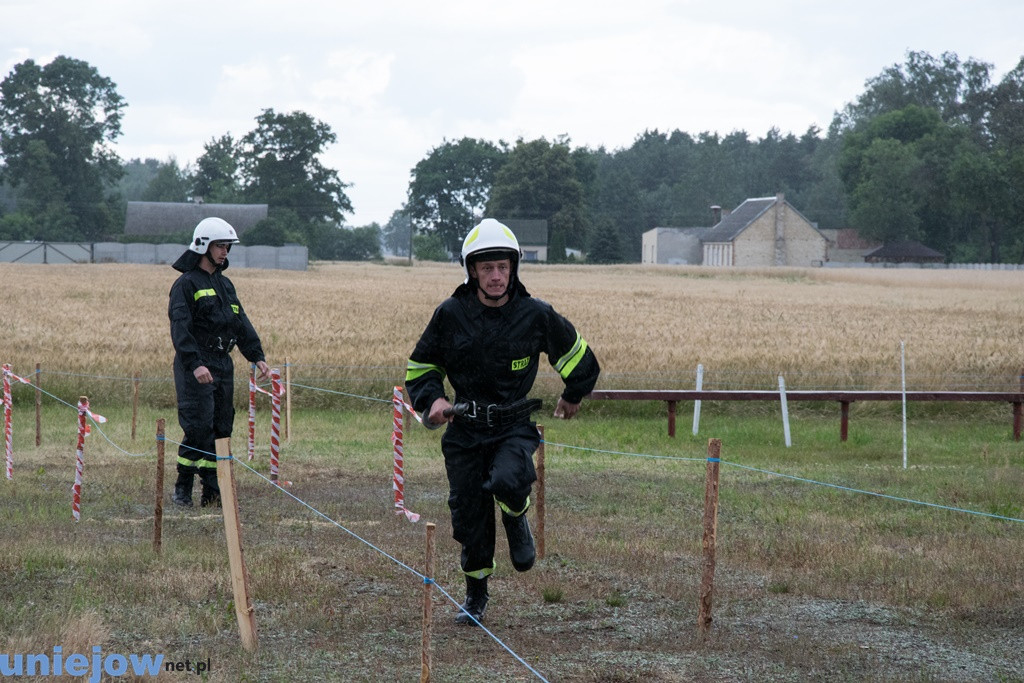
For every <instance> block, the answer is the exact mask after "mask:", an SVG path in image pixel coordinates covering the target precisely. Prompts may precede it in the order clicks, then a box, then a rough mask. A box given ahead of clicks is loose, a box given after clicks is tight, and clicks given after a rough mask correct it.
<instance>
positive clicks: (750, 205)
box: [704, 195, 818, 242]
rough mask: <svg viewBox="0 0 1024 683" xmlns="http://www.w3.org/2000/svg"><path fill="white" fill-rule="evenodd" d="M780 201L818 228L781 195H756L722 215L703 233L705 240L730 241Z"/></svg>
mask: <svg viewBox="0 0 1024 683" xmlns="http://www.w3.org/2000/svg"><path fill="white" fill-rule="evenodd" d="M778 201H781V202H783V203H784V204H785V205H786V206H788V207H789V208H790V209H792V210H793V211H794V212H795V213H796V215H798V216H800V217H801V218H803V219H804V220H805V221H807V224H808V225H810V226H811V227H812V228H814V229H815V230H817V229H818V228H817V227H816V226H815V225H814V223H811V222H810V221H808V220H807V218H805V217H804V215H803V214H802V213H800V212H799V211H797V209H796V207H794V206H793V205H792V204H790V203H789V202H787V201H786V200H785V198H783V197H782V195H778V196H777V197H756V198H752V199H746V200H744V201H743V203H742V204H740V205H739V206H737V207H736V208H735V209H734V210H733V212H732V213H730V214H729V215H727V216H722V220H721V221H719V222H718V224H717V225H714V226H712V228H711V230H710V231H709V232H708V234H706V235H704V241H705V242H732V241H733V240H734V239H736V237H737V236H738V235H739V234H740V233H741V232H743V231H744V230H746V228H747V226H749V225H750V224H751V223H753V222H754V221H756V220H757V219H758V218H760V217H761V214H763V213H764V212H765V211H767V210H768V209H770V208H771V207H772V206H774V205H775V203H776V202H778Z"/></svg>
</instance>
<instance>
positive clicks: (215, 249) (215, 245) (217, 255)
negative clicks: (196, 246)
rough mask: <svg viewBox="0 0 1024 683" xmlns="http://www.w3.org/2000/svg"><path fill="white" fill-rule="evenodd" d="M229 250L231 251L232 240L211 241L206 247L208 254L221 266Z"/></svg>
mask: <svg viewBox="0 0 1024 683" xmlns="http://www.w3.org/2000/svg"><path fill="white" fill-rule="evenodd" d="M229 251H231V242H210V244H209V246H208V247H207V248H206V255H207V256H209V257H210V260H211V261H213V262H214V263H215V264H217V265H218V266H219V265H222V264H223V263H224V259H226V258H227V257H228V252H229Z"/></svg>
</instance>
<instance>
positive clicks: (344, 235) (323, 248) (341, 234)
mask: <svg viewBox="0 0 1024 683" xmlns="http://www.w3.org/2000/svg"><path fill="white" fill-rule="evenodd" d="M322 225H323V230H322V231H321V232H320V234H319V235H318V236H317V239H316V240H314V244H313V245H312V247H311V248H310V254H315V258H318V259H328V260H331V261H372V260H379V259H380V258H381V253H380V226H379V225H377V224H376V223H371V224H370V225H367V226H364V227H361V228H346V227H338V226H330V225H328V224H326V223H325V224H322Z"/></svg>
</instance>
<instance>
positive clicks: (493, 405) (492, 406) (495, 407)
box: [487, 403, 499, 427]
mask: <svg viewBox="0 0 1024 683" xmlns="http://www.w3.org/2000/svg"><path fill="white" fill-rule="evenodd" d="M498 407H499V406H498V404H497V403H491V404H489V405H488V406H487V426H488V427H495V426H497V425H496V424H495V423H494V422H492V421H491V415H492V413H496V412H497V410H498Z"/></svg>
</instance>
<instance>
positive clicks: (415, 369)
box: [405, 360, 445, 382]
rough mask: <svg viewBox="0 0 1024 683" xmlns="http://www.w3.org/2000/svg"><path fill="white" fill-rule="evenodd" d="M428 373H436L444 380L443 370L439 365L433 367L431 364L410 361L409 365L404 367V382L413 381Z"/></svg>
mask: <svg viewBox="0 0 1024 683" xmlns="http://www.w3.org/2000/svg"><path fill="white" fill-rule="evenodd" d="M428 372H437V373H438V374H440V375H441V379H444V376H445V372H444V368H442V367H441V366H440V365H434V364H433V363H417V362H416V361H414V360H410V361H409V364H408V365H407V366H406V367H405V381H406V382H411V381H413V380H414V379H419V378H420V377H422V376H423V375H425V374H427V373H428Z"/></svg>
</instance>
